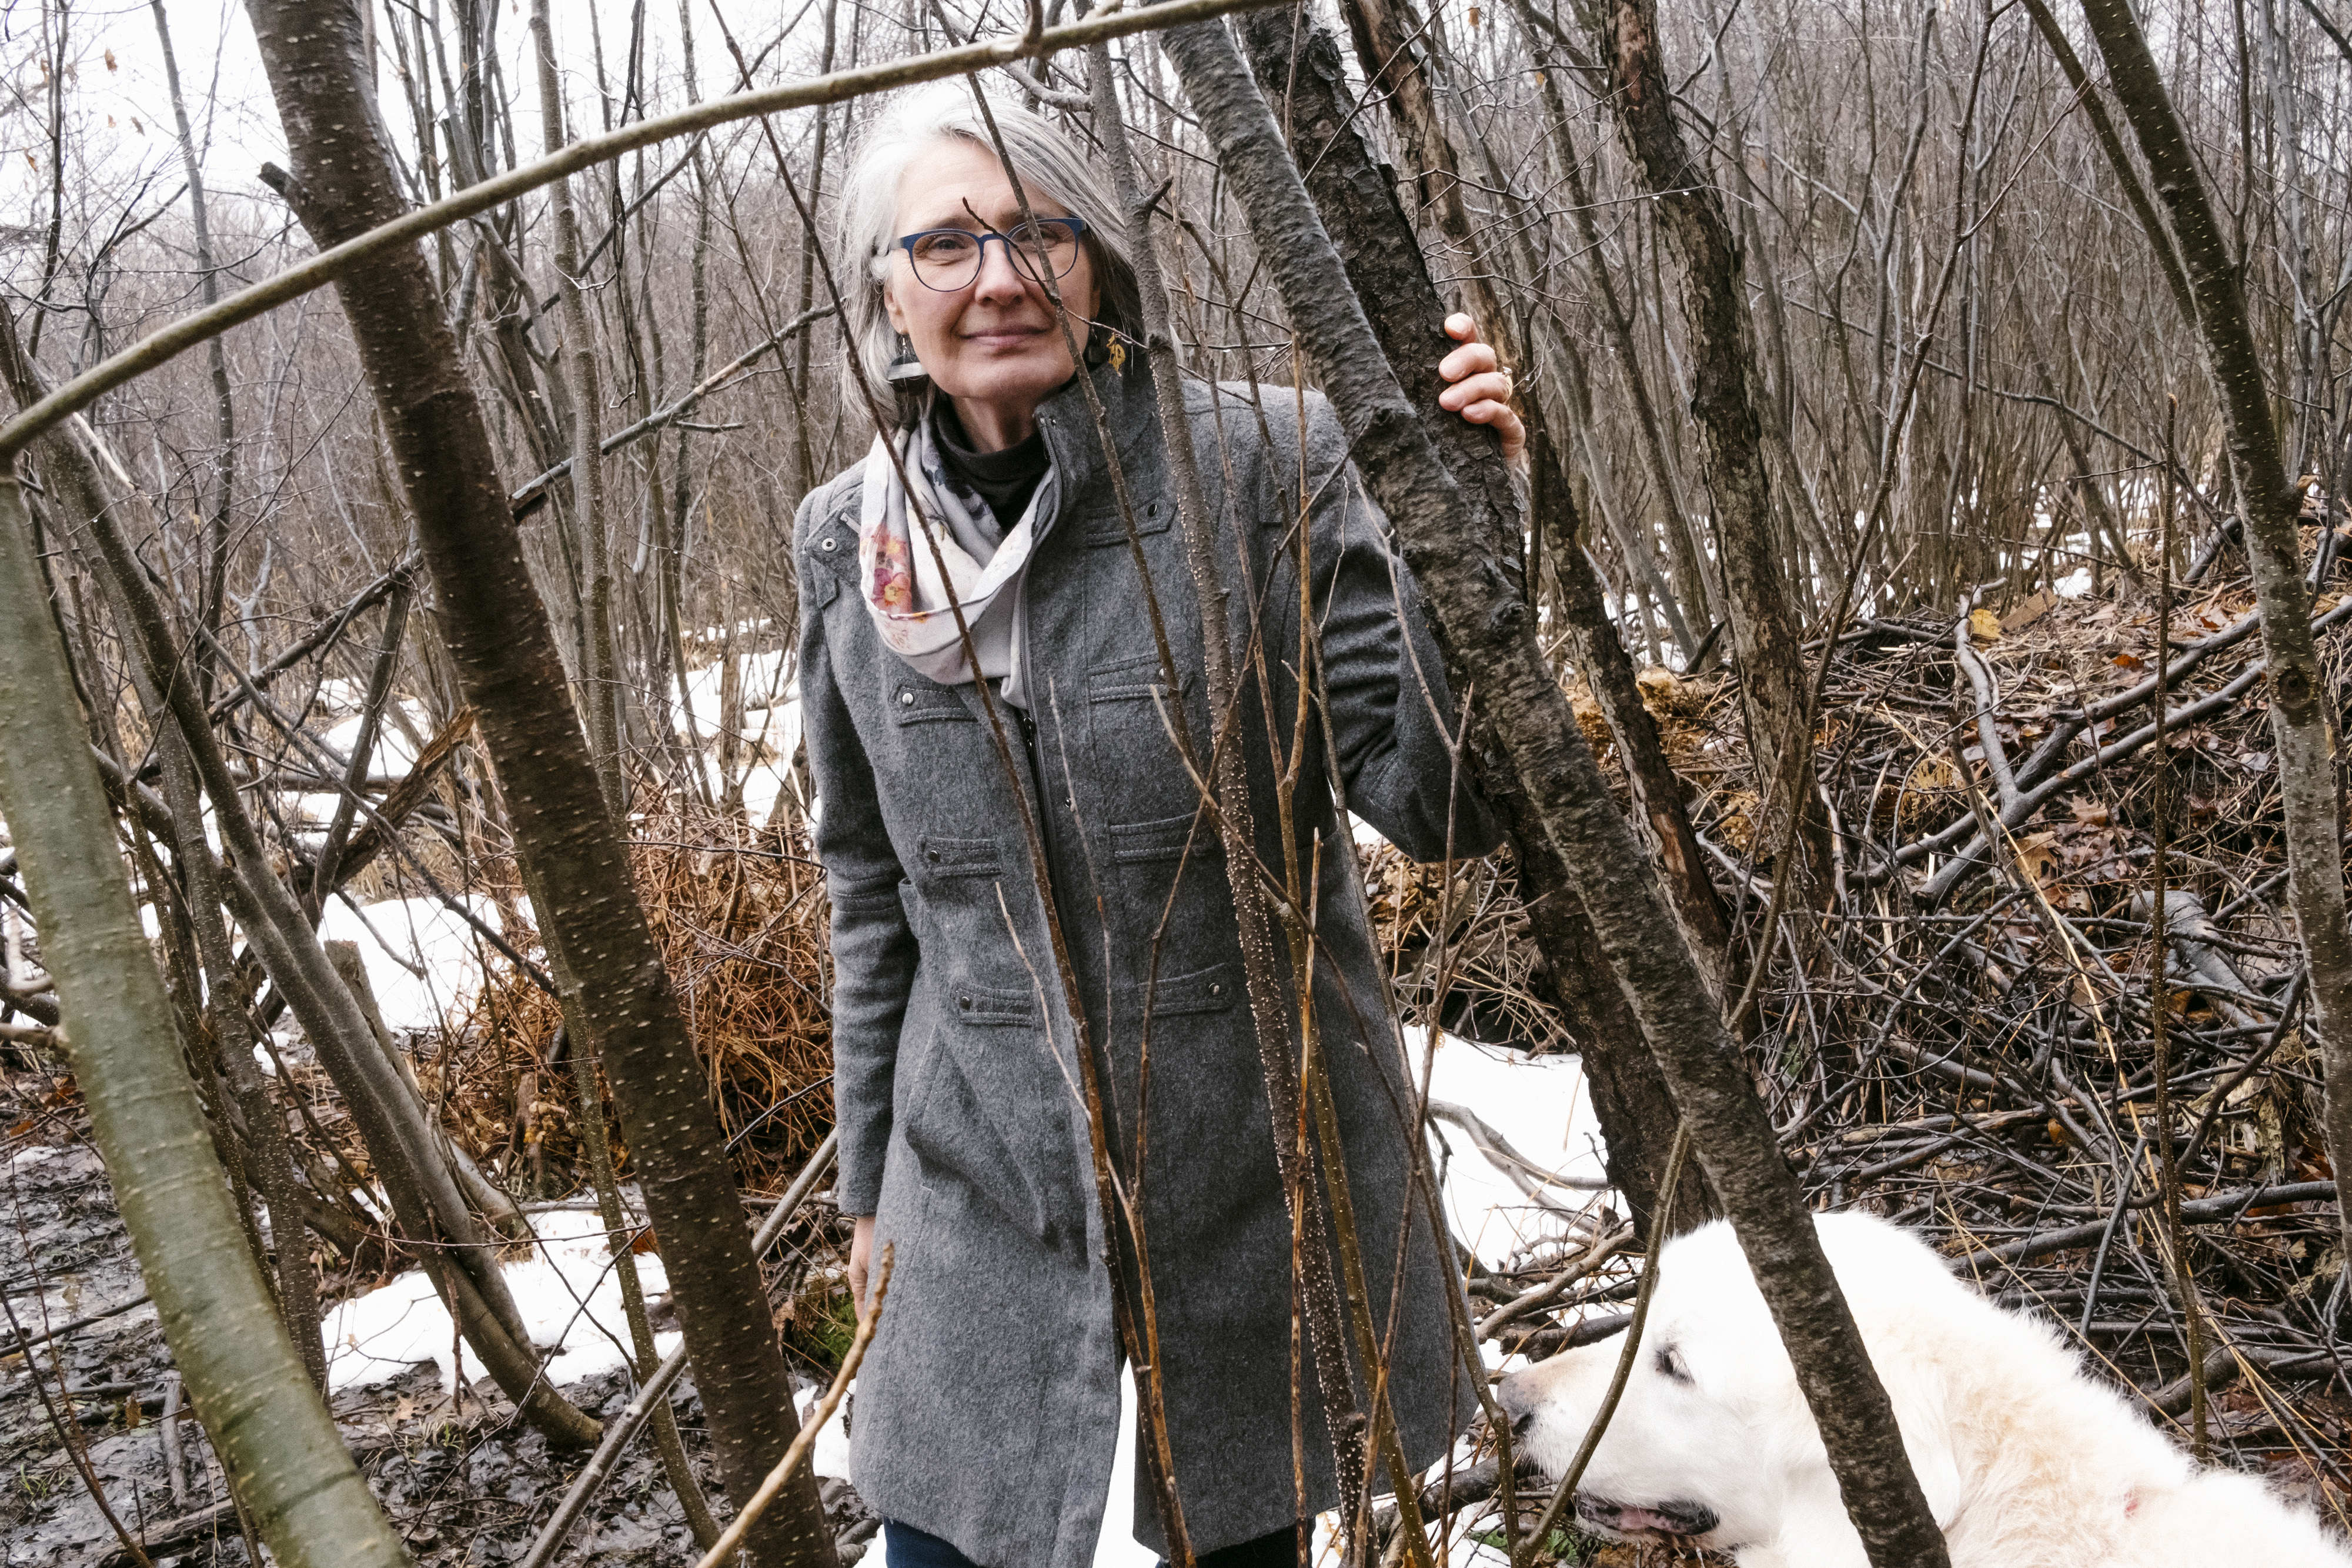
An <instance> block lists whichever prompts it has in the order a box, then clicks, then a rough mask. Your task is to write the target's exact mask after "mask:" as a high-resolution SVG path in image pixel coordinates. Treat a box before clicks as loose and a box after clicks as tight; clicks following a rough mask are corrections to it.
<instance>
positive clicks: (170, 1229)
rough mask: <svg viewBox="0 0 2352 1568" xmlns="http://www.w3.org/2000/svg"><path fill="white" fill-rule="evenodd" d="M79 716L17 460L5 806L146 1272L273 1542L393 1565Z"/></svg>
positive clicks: (2, 516) (233, 1470) (0, 715)
mask: <svg viewBox="0 0 2352 1568" xmlns="http://www.w3.org/2000/svg"><path fill="white" fill-rule="evenodd" d="M81 733H82V715H81V711H80V705H79V702H78V701H77V700H76V698H75V696H74V689H73V677H72V675H71V674H70V673H69V672H68V669H67V667H66V658H65V649H64V647H63V645H62V644H61V643H59V641H58V637H57V634H56V622H54V621H52V620H51V619H50V617H49V614H48V606H47V594H46V592H45V591H43V588H42V584H41V578H40V572H39V570H38V569H37V567H36V565H35V564H34V560H33V555H32V528H31V520H30V518H28V517H26V511H25V498H24V493H23V492H22V491H21V490H20V489H19V488H18V487H17V485H16V478H15V476H14V475H0V810H5V812H6V814H7V821H8V829H9V831H10V833H11V834H12V835H13V836H14V838H15V841H16V852H17V855H18V856H19V857H20V859H21V860H22V862H23V863H24V867H25V880H26V889H27V891H28V892H29V893H30V894H31V895H32V899H33V907H34V913H35V916H36V918H37V921H38V923H39V926H40V933H41V961H42V963H43V964H45V965H46V966H47V968H48V971H49V973H50V974H51V975H53V976H54V977H56V979H57V988H58V1004H59V1007H60V1009H61V1010H62V1012H63V1015H64V1017H65V1019H66V1024H67V1036H66V1049H67V1054H68V1058H69V1059H70V1060H71V1061H72V1063H73V1069H74V1074H75V1077H76V1078H77V1080H78V1081H79V1083H80V1085H81V1090H82V1094H83V1097H84V1099H85V1100H86V1102H87V1103H88V1104H89V1118H90V1131H91V1134H92V1135H93V1136H94V1137H95V1138H96V1139H97V1140H98V1146H99V1152H100V1154H101V1155H103V1156H104V1157H105V1160H106V1172H107V1178H108V1180H109V1182H110V1184H111V1185H112V1186H113V1188H114V1196H115V1201H116V1204H117V1205H118V1206H119V1207H120V1208H121V1212H122V1223H123V1227H124V1228H126V1229H127V1230H129V1231H130V1233H131V1249H132V1250H133V1251H134V1252H135V1253H136V1254H137V1256H138V1259H139V1269H140V1272H141V1274H142V1276H143V1277H144V1279H145V1280H146V1282H147V1289H148V1291H149V1293H150V1294H151V1295H152V1296H153V1297H154V1300H155V1310H156V1315H157V1317H158V1318H159V1319H160V1320H161V1321H162V1323H163V1337H164V1339H165V1341H166V1343H169V1344H170V1345H171V1347H172V1356H173V1360H174V1361H175V1362H176V1363H177V1364H178V1366H179V1369H180V1375H181V1376H182V1377H183V1378H184V1380H185V1382H186V1385H187V1388H188V1391H189V1393H190V1394H191V1395H193V1396H194V1400H195V1405H196V1408H197V1409H198V1410H200V1411H202V1412H203V1413H204V1419H205V1431H206V1432H207V1433H208V1434H209V1435H210V1437H211V1438H212V1441H213V1447H214V1449H215V1452H217V1453H218V1454H219V1455H220V1457H221V1464H222V1468H223V1469H225V1470H226V1471H227V1474H228V1480H229V1486H230V1489H231V1490H233V1491H234V1492H235V1493H236V1499H237V1501H238V1503H239V1504H240V1505H241V1506H242V1507H243V1508H244V1510H245V1511H246V1513H247V1515H249V1516H250V1517H251V1518H252V1520H253V1521H254V1526H255V1528H256V1529H257V1530H258V1531H260V1534H261V1538H262V1539H263V1540H264V1541H265V1542H268V1545H269V1548H270V1550H271V1552H274V1553H275V1554H276V1555H277V1558H278V1561H279V1562H280V1563H286V1564H288V1565H289V1568H312V1565H316V1568H359V1565H366V1568H394V1565H395V1564H400V1563H406V1562H407V1561H408V1560H409V1559H408V1553H407V1552H406V1550H405V1549H404V1548H403V1547H402V1545H401V1543H400V1537H399V1536H398V1535H397V1534H396V1533H394V1531H393V1529H392V1527H391V1525H390V1524H389V1523H388V1522H387V1521H385V1519H384V1517H383V1513H382V1511H379V1510H378V1509H377V1507H376V1505H375V1500H374V1498H373V1497H372V1496H370V1495H369V1493H368V1489H367V1483H366V1482H365V1481H364V1480H362V1479H361V1477H360V1473H359V1469H358V1467H357V1466H355V1465H354V1464H352V1458H351V1454H350V1452H349V1451H348V1450H347V1449H346V1448H344V1447H343V1442H342V1437H341V1435H340V1434H339V1433H337V1431H336V1430H335V1423H334V1420H333V1418H332V1417H331V1416H329V1415H328V1413H327V1406H326V1404H325V1402H324V1401H323V1400H322V1399H321V1398H320V1395H319V1393H318V1391H317V1390H316V1389H315V1388H313V1387H312V1386H311V1384H310V1375H309V1373H308V1372H307V1371H306V1370H305V1369H304V1367H303V1364H302V1360H301V1357H299V1355H297V1354H295V1350H294V1343H293V1342H292V1341H291V1340H290V1339H289V1338H288V1337H287V1334H286V1331H285V1328H284V1326H283V1325H282V1324H281V1323H280V1322H279V1321H278V1313H277V1312H276V1310H275V1308H274V1307H273V1305H272V1303H271V1301H270V1298H269V1287H268V1283H267V1282H266V1281H264V1280H263V1278H262V1274H261V1270H260V1267H259V1266H258V1265H257V1263H256V1262H255V1261H254V1257H253V1253H252V1252H251V1250H250V1249H247V1246H246V1244H245V1237H244V1233H243V1225H242V1223H241V1222H240V1220H239V1218H238V1216H237V1211H236V1203H235V1201H234V1200H233V1199H232V1198H231V1197H230V1196H229V1190H228V1184H227V1182H226V1180H225V1179H224V1177H223V1176H222V1172H221V1167H220V1164H219V1161H218V1160H217V1159H216V1158H215V1155H214V1154H213V1148H212V1140H211V1135H210V1134H208V1133H207V1132H206V1131H205V1117H204V1110H203V1107H202V1106H201V1105H200V1104H198V1103H197V1100H196V1094H195V1090H194V1086H193V1085H192V1084H191V1083H190V1082H189V1081H188V1074H187V1070H186V1068H185V1067H184V1065H182V1061H181V1057H180V1049H179V1041H178V1039H177V1037H176V1036H175V1035H174V1033H173V1029H172V1015H171V1004H170V1002H169V1000H168V999H167V998H165V997H164V994H163V981H162V979H161V978H160V977H158V976H157V975H156V973H155V965H154V960H153V959H152V957H151V956H149V953H148V950H147V937H146V934H145V933H144V932H143V931H142V929H141V928H140V924H139V911H138V909H137V908H136V907H135V906H134V905H133V904H131V890H130V887H129V884H128V883H127V881H126V879H125V876H124V873H123V866H122V857H121V852H119V851H118V850H117V849H116V848H115V833H114V821H113V817H112V815H111V813H110V811H109V810H108V808H107V801H106V796H105V793H104V791H103V789H101V788H100V783H99V779H98V772H97V769H96V768H95V767H94V766H93V764H92V763H91V760H90V755H89V751H88V749H87V748H85V747H82V746H81V745H79V743H73V744H62V743H61V742H64V741H65V740H66V739H67V738H68V737H74V736H79V734H81ZM296 1235H297V1236H299V1231H297V1232H296ZM279 1242H280V1245H281V1246H283V1245H286V1244H287V1239H286V1238H285V1237H283V1236H281V1237H280V1238H279Z"/></svg>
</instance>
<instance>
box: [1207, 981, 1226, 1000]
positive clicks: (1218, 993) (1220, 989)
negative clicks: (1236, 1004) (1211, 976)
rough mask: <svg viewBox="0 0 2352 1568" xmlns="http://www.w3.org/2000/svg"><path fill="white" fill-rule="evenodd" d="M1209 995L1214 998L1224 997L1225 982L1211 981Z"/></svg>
mask: <svg viewBox="0 0 2352 1568" xmlns="http://www.w3.org/2000/svg"><path fill="white" fill-rule="evenodd" d="M1209 994H1210V995H1211V996H1213V997H1222V996H1223V995H1224V994H1225V988H1224V983H1223V981H1219V980H1212V981H1210V982H1209Z"/></svg>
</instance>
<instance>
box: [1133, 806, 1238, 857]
mask: <svg viewBox="0 0 2352 1568" xmlns="http://www.w3.org/2000/svg"><path fill="white" fill-rule="evenodd" d="M1196 824H1197V826H1196ZM1224 854H1225V846H1224V843H1223V841H1222V840H1220V839H1219V838H1218V837H1217V828H1216V824H1215V823H1213V822H1212V821H1209V819H1208V817H1207V816H1206V815H1205V814H1204V813H1201V812H1194V811H1187V812H1185V813H1184V814H1183V815H1181V816H1177V817H1157V818H1154V819H1153V820H1152V821H1148V822H1113V823H1112V824H1111V825H1110V858H1111V862H1112V863H1113V864H1115V865H1150V864H1152V863H1154V862H1161V861H1176V860H1190V861H1194V862H1198V861H1204V860H1223V858H1224Z"/></svg>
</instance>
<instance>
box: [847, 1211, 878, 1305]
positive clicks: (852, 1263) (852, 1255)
mask: <svg viewBox="0 0 2352 1568" xmlns="http://www.w3.org/2000/svg"><path fill="white" fill-rule="evenodd" d="M873 1261H874V1217H873V1216H872V1215H870V1214H861V1215H859V1216H858V1217H857V1223H856V1228H855V1229H854V1230H852V1231H851V1232H850V1237H849V1299H850V1300H851V1301H855V1302H856V1303H857V1321H858V1322H865V1321H866V1270H867V1269H868V1268H869V1267H870V1266H871V1265H872V1263H873Z"/></svg>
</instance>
